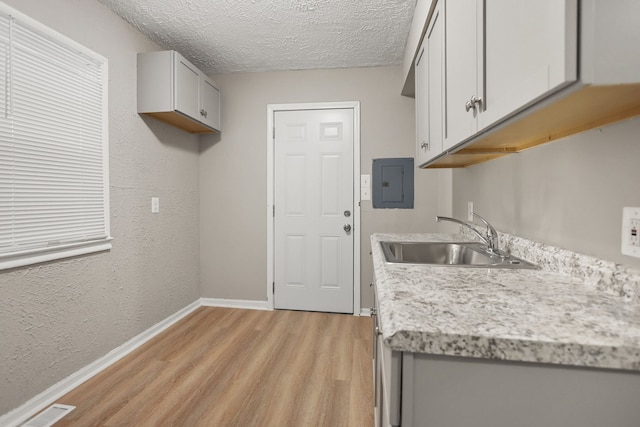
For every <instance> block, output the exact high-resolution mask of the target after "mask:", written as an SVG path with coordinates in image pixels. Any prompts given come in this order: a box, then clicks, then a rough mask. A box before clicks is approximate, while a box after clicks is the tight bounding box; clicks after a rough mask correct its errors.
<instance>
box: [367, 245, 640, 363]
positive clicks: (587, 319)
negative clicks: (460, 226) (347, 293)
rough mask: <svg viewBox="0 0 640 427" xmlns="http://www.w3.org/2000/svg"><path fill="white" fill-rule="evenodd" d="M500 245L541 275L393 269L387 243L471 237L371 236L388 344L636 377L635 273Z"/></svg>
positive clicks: (638, 321) (638, 306) (638, 308)
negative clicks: (533, 265) (534, 265)
mask: <svg viewBox="0 0 640 427" xmlns="http://www.w3.org/2000/svg"><path fill="white" fill-rule="evenodd" d="M500 238H501V245H502V246H501V247H502V248H505V247H507V248H508V249H509V250H511V251H512V252H513V254H514V255H516V256H519V257H520V258H523V259H526V260H528V261H532V262H534V263H537V264H538V265H540V266H541V267H542V268H541V269H540V270H512V269H498V268H494V269H488V268H465V267H449V266H426V265H415V264H391V263H387V262H386V261H385V259H384V254H383V252H382V249H381V247H380V245H379V242H381V241H472V240H474V239H473V238H470V237H469V236H465V235H447V234H374V235H372V236H371V247H372V256H373V265H374V269H375V278H376V297H377V301H378V319H379V322H380V326H381V330H382V337H383V340H384V343H385V344H386V345H388V346H389V347H390V348H391V349H393V350H398V351H409V352H418V353H429V354H434V355H449V356H463V357H475V358H487V359H498V360H508V361H523V362H536V363H551V364H561V365H573V366H583V367H596V368H612V369H625V370H635V371H640V303H639V302H638V296H637V295H638V293H639V292H638V289H639V288H640V285H639V284H640V274H639V273H638V272H635V271H631V270H627V269H624V268H622V267H620V266H619V265H615V264H611V265H609V264H607V263H606V262H598V260H595V259H592V258H589V257H584V256H581V255H578V254H574V253H571V252H567V251H564V252H562V250H559V249H557V250H554V248H552V247H546V246H544V245H540V244H538V245H537V246H536V244H535V243H532V242H530V241H525V240H524V239H520V240H518V239H519V238H515V237H513V236H508V235H501V236H500ZM505 244H506V246H505ZM561 252H562V253H561ZM550 253H553V256H550V255H549V254H550ZM526 255H529V256H526Z"/></svg>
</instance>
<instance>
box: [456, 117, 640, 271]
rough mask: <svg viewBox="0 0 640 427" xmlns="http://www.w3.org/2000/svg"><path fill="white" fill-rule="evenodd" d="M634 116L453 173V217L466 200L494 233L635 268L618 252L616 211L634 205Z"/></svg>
mask: <svg viewBox="0 0 640 427" xmlns="http://www.w3.org/2000/svg"><path fill="white" fill-rule="evenodd" d="M638 135H640V118H635V119H632V120H628V121H625V122H621V123H618V124H614V125H611V126H608V127H604V128H601V129H594V130H591V131H588V132H584V133H582V134H579V135H574V136H571V137H568V138H565V139H563V140H560V141H556V142H552V143H549V144H546V145H543V146H540V147H538V148H534V149H531V150H528V151H525V152H523V153H520V154H514V155H511V156H508V157H504V158H501V159H497V160H492V161H490V162H486V163H482V164H479V165H476V166H472V167H469V168H467V169H459V170H456V171H455V172H454V173H453V189H454V191H453V195H454V213H455V214H456V215H458V216H459V217H462V218H464V217H465V216H466V206H467V201H468V200H472V201H473V202H474V208H475V210H476V211H477V212H478V213H480V214H481V215H483V216H485V217H486V218H487V219H488V220H489V221H491V222H492V223H494V225H495V227H496V228H497V229H498V230H502V231H506V232H509V233H513V234H516V235H519V236H523V237H527V238H531V239H534V240H538V241H542V242H546V243H550V244H553V245H556V246H560V247H563V248H567V249H571V250H574V251H577V252H581V253H584V254H588V255H592V256H596V257H600V258H604V259H608V260H611V261H615V262H618V263H621V264H625V265H629V266H634V267H636V268H640V260H639V259H636V258H631V257H628V256H625V255H622V254H621V253H620V238H621V236H620V234H621V226H622V208H623V207H624V206H640V165H639V161H640V143H639V141H638Z"/></svg>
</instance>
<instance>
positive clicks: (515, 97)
mask: <svg viewBox="0 0 640 427" xmlns="http://www.w3.org/2000/svg"><path fill="white" fill-rule="evenodd" d="M418 4H419V5H420V8H419V10H420V11H422V12H421V13H420V15H416V16H418V19H424V16H426V22H425V23H424V32H423V42H422V43H423V44H422V47H421V49H419V50H418V51H417V52H413V53H412V52H411V51H410V50H409V51H406V52H405V55H406V57H408V58H415V61H417V60H418V58H422V59H421V60H420V62H416V64H417V65H418V66H417V67H416V69H415V72H416V73H417V74H416V79H415V87H416V92H415V94H416V108H417V109H418V110H419V116H417V117H416V119H417V120H422V121H425V123H418V124H417V133H418V141H417V142H418V145H419V146H420V144H421V143H422V142H423V141H427V140H428V141H429V142H431V141H433V137H432V136H428V137H425V135H428V134H429V132H431V129H434V131H435V132H437V129H438V128H437V125H436V126H435V127H432V124H433V123H434V120H435V119H434V117H435V116H434V112H433V111H432V109H433V108H434V105H437V101H434V100H433V99H431V97H432V96H433V89H432V86H431V83H430V82H431V81H433V82H435V81H437V77H435V78H434V77H433V76H432V74H431V65H430V63H431V61H435V62H436V63H437V61H438V59H431V58H429V57H428V48H427V46H428V45H430V44H431V42H430V41H429V40H428V39H429V38H430V34H431V32H430V31H431V28H432V25H435V26H436V27H437V21H438V20H442V19H443V16H442V15H444V21H445V23H446V25H445V26H444V36H445V37H444V55H445V56H444V57H445V58H446V60H445V69H444V73H443V76H444V84H443V85H444V94H443V103H444V107H443V108H442V110H441V111H442V112H443V113H444V116H443V117H442V123H443V124H444V135H443V138H444V139H443V144H442V149H441V152H440V153H439V154H437V153H436V152H435V151H434V150H433V149H432V151H431V153H429V156H431V157H430V158H429V159H427V161H426V162H423V161H422V160H423V159H424V158H425V154H426V153H420V152H419V151H418V158H419V163H418V164H419V165H420V166H421V167H436V168H438V167H439V168H442V167H464V166H469V165H472V164H475V163H479V162H483V161H486V160H490V159H494V158H497V157H501V156H504V155H507V154H510V153H516V152H519V151H522V150H526V149H528V148H531V147H535V146H537V145H539V144H544V143H546V142H549V141H553V140H556V139H559V138H563V137H566V136H568V135H572V134H575V133H578V132H582V131H585V130H588V129H593V128H595V127H599V126H605V125H608V124H611V123H614V122H617V121H620V120H624V119H627V118H630V117H633V116H637V115H640V55H639V54H638V45H639V44H640V25H638V24H637V17H638V16H640V1H637V0H608V1H606V2H604V1H601V0H418ZM442 5H444V7H442ZM416 9H417V10H418V8H416ZM438 10H440V14H438V13H437V11H438ZM427 11H428V12H427ZM414 18H415V17H414ZM414 21H415V19H414ZM414 27H415V28H417V27H418V24H416V23H415V22H414V23H413V24H412V30H413V31H414V33H415V32H416V31H417V30H415V28H414ZM408 49H411V46H408ZM414 53H415V56H414ZM425 55H427V58H428V59H427V63H428V64H427V65H426V68H423V67H425V65H424V64H423V63H422V62H424V61H425V59H424V58H425ZM405 59H406V58H405ZM405 62H406V61H405ZM423 73H426V74H423ZM424 81H426V83H424ZM412 82H413V80H412ZM409 86H412V87H413V86H414V85H413V84H411V85H409V84H407V83H406V82H405V84H404V86H403V93H406V94H409V93H410V89H411V88H410V87H409ZM425 86H427V87H428V88H431V89H430V90H427V89H425ZM423 103H424V105H423ZM425 129H426V130H425ZM421 138H422V139H421Z"/></svg>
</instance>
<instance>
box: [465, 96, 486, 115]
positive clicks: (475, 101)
mask: <svg viewBox="0 0 640 427" xmlns="http://www.w3.org/2000/svg"><path fill="white" fill-rule="evenodd" d="M481 105H482V98H479V97H477V96H475V95H473V96H472V97H471V98H470V99H469V100H468V101H467V102H465V103H464V109H465V110H466V111H467V113H468V112H469V110H475V109H476V108H478V107H480V106H481Z"/></svg>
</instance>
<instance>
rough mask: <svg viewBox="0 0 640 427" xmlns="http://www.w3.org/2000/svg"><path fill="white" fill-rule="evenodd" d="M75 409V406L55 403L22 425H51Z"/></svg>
mask: <svg viewBox="0 0 640 427" xmlns="http://www.w3.org/2000/svg"><path fill="white" fill-rule="evenodd" d="M74 409H76V407H75V406H69V405H61V404H59V403H54V404H53V405H51V406H49V407H48V408H47V409H45V410H44V411H42V412H41V413H39V414H38V415H36V416H35V417H33V418H31V419H30V420H29V421H27V422H26V423H24V424H22V426H21V427H50V426H52V425H53V424H54V423H55V422H56V421H58V420H60V419H61V418H62V417H64V416H65V415H67V414H68V413H69V412H71V411H73V410H74Z"/></svg>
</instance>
